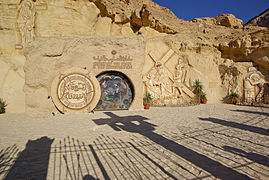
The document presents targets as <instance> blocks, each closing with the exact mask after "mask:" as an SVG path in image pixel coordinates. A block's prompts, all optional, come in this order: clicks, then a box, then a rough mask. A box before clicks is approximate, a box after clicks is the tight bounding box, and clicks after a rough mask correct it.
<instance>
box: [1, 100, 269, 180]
mask: <svg viewBox="0 0 269 180" xmlns="http://www.w3.org/2000/svg"><path fill="white" fill-rule="evenodd" d="M0 123H1V126H0V178H1V179H52V180H54V179H55V180H56V179H57V180H58V179H71V180H79V179H216V178H217V179H269V137H268V136H269V130H268V128H269V107H251V106H235V105H199V106H193V107H180V108H179V107H165V108H159V107H154V108H151V109H150V110H149V111H145V110H143V111H111V112H102V111H98V112H95V113H94V114H82V115H55V116H53V115H50V116H43V117H32V116H27V115H18V114H4V115H0Z"/></svg>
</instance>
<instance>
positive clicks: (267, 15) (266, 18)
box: [247, 8, 269, 28]
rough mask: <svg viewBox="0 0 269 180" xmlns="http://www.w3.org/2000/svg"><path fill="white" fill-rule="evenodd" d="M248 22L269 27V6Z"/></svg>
mask: <svg viewBox="0 0 269 180" xmlns="http://www.w3.org/2000/svg"><path fill="white" fill-rule="evenodd" d="M247 24H254V25H258V26H261V27H268V28H269V8H268V9H266V10H265V11H264V12H262V13H261V14H259V15H258V16H256V17H254V18H252V19H251V20H249V21H248V22H247Z"/></svg>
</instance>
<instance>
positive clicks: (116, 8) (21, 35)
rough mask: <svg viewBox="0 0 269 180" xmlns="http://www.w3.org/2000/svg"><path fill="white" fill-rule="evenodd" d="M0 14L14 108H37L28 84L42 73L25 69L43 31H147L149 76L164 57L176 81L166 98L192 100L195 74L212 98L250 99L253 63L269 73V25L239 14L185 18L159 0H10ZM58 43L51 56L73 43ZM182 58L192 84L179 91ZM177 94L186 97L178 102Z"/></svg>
mask: <svg viewBox="0 0 269 180" xmlns="http://www.w3.org/2000/svg"><path fill="white" fill-rule="evenodd" d="M0 19H1V21H0V97H1V98H3V99H5V100H6V101H7V102H8V109H7V111H8V112H10V113H18V112H25V110H26V109H27V108H29V107H27V106H26V105H25V104H27V103H25V101H26V100H25V89H24V84H25V79H29V78H32V79H34V77H33V76H31V74H29V75H27V76H25V72H24V65H25V62H26V61H27V60H26V58H25V56H24V54H25V53H26V54H27V53H28V51H29V50H27V45H28V44H29V43H31V42H32V41H34V40H35V39H37V38H38V37H42V38H46V37H76V36H80V37H85V36H86V37H88V36H96V37H98V36H138V35H142V36H144V38H145V43H146V49H145V51H146V57H145V65H144V68H143V78H144V80H145V78H146V80H147V78H148V77H150V76H151V75H152V74H154V72H155V70H156V69H154V67H155V65H156V64H157V62H159V61H160V62H161V65H163V67H164V72H166V73H165V74H168V76H166V77H165V78H166V81H165V83H163V86H164V85H165V86H167V87H169V88H166V90H163V91H164V95H163V96H161V94H160V92H156V94H158V93H159V95H158V96H159V97H162V98H164V100H163V101H162V102H159V104H161V105H164V104H167V103H168V104H169V103H170V104H174V103H175V104H177V103H178V102H179V103H183V102H181V100H180V97H181V95H182V96H183V97H185V99H186V102H188V98H189V97H190V96H192V94H191V93H190V92H189V91H188V90H187V89H189V90H191V89H192V83H193V81H194V80H195V79H200V81H201V82H202V83H203V85H204V89H205V92H206V93H207V98H208V102H209V103H222V102H223V99H224V98H225V97H226V96H227V95H229V94H230V93H231V92H237V93H238V94H239V95H240V97H242V98H243V96H244V80H245V78H246V77H245V76H246V75H247V73H248V69H249V67H253V66H255V67H257V68H258V70H259V71H260V72H262V74H263V76H264V78H265V80H266V81H268V80H269V29H268V28H267V27H258V26H253V25H250V24H249V25H245V26H244V25H243V24H242V21H241V20H239V19H237V18H236V17H235V16H234V15H231V14H224V15H219V16H217V17H208V18H195V19H193V20H192V21H184V20H182V19H179V18H177V17H176V16H175V15H174V14H173V13H172V12H171V11H170V10H168V9H167V8H164V7H161V6H159V5H157V4H156V3H154V2H152V1H151V0H77V1H71V0H56V1H55V0H47V1H44V0H36V1H33V0H23V1H19V0H12V1H10V0H3V1H1V3H0ZM57 43H60V42H57V41H56V42H55V45H53V48H51V51H53V53H51V52H50V53H51V56H50V55H46V57H45V58H47V60H48V62H52V61H50V59H60V58H61V50H60V48H61V47H65V46H66V44H60V46H58V44H57ZM31 51H32V50H31ZM44 56H45V55H44ZM64 63H65V62H63V64H62V66H65V65H66V64H64ZM180 63H182V64H183V65H184V66H183V67H181V68H182V70H181V71H183V72H184V73H183V74H184V78H183V77H182V79H181V82H182V83H183V85H184V87H183V86H181V87H183V88H185V91H184V90H183V91H182V92H183V93H182V94H177V95H173V87H175V85H173V84H175V82H174V81H175V79H174V76H175V75H176V70H177V69H176V67H177V65H179V64H180ZM27 68H29V67H27ZM178 71H179V69H178ZM148 80H150V79H149V78H148ZM35 81H37V84H39V83H38V81H39V80H38V79H36V80H35ZM144 86H145V87H144V88H145V89H146V88H147V87H146V86H147V85H146V83H145V85H144ZM157 86H160V85H157V84H156V85H155V86H154V87H153V89H155V90H156V88H157ZM165 86H164V87H165ZM38 88H44V87H38ZM158 91H159V90H158ZM187 91H188V92H187ZM175 96H176V97H177V98H178V101H177V102H172V100H171V99H174V97H175ZM169 98H170V99H169ZM177 98H176V99H177ZM183 99H184V98H183ZM166 101H167V102H166ZM183 101H184V100H183ZM30 108H33V107H30Z"/></svg>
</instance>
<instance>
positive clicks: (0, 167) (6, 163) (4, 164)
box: [0, 144, 19, 175]
mask: <svg viewBox="0 0 269 180" xmlns="http://www.w3.org/2000/svg"><path fill="white" fill-rule="evenodd" d="M18 151H19V149H18V147H17V145H16V144H14V145H13V146H9V147H8V148H6V149H2V150H1V151H0V175H3V174H5V173H6V172H8V170H9V168H10V167H11V166H12V164H13V163H14V159H15V157H16V155H17V153H18Z"/></svg>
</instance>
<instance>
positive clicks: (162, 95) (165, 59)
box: [143, 49, 195, 105]
mask: <svg viewBox="0 0 269 180" xmlns="http://www.w3.org/2000/svg"><path fill="white" fill-rule="evenodd" d="M148 56H149V57H150V59H151V61H152V62H153V64H154V65H153V66H152V67H151V69H150V70H149V71H148V72H147V73H146V74H144V77H143V81H144V85H145V88H146V91H147V92H149V93H150V94H151V95H152V98H153V104H154V105H179V104H183V103H186V102H190V101H191V100H192V99H193V98H194V97H195V95H194V93H193V92H192V91H191V90H190V89H189V88H188V87H187V86H186V85H185V76H186V73H187V71H186V67H187V66H188V60H187V57H185V56H182V57H178V58H175V52H174V51H173V50H171V49H169V50H168V51H167V52H166V53H165V54H164V55H163V56H162V57H161V58H160V57H155V54H154V53H153V52H149V53H148Z"/></svg>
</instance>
